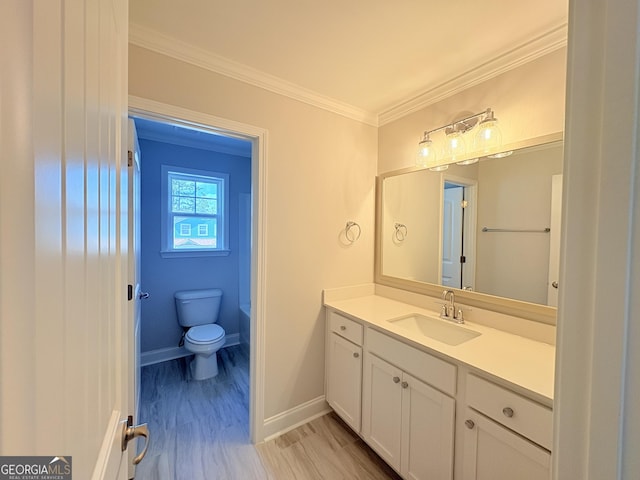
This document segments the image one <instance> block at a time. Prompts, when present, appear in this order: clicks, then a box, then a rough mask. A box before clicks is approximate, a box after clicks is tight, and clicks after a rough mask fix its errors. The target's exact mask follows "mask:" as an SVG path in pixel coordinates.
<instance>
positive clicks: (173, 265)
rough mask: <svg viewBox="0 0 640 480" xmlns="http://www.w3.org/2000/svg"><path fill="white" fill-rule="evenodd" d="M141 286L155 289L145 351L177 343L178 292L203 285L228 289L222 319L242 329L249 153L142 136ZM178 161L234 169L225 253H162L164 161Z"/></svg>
mask: <svg viewBox="0 0 640 480" xmlns="http://www.w3.org/2000/svg"><path fill="white" fill-rule="evenodd" d="M140 150H141V153H142V160H141V162H140V171H141V176H140V178H141V186H140V195H141V198H140V211H141V217H140V221H141V236H140V240H141V250H142V251H141V263H142V265H141V269H142V272H141V286H142V290H143V291H145V292H149V293H150V297H149V299H147V300H144V301H143V302H142V318H141V333H140V342H141V351H142V352H149V351H152V350H158V349H163V348H169V347H176V346H177V345H178V342H179V340H180V336H181V335H182V329H181V327H180V325H179V324H178V319H177V317H176V309H175V303H174V299H173V294H174V292H176V291H178V290H191V289H200V288H220V289H222V291H223V297H222V308H221V311H220V317H219V320H218V323H219V324H220V325H221V326H222V328H224V329H225V332H226V333H227V335H233V334H237V333H238V330H239V324H238V321H239V317H238V296H239V292H238V282H239V279H238V267H239V264H240V261H239V260H240V259H239V248H238V231H239V213H238V212H239V203H238V202H239V197H240V195H241V194H242V193H249V192H250V191H251V160H250V159H249V158H245V157H240V156H235V155H229V154H223V153H218V152H212V151H208V150H200V149H197V148H190V147H183V146H178V145H170V144H168V143H162V142H157V141H152V140H145V139H140ZM163 164H165V165H177V166H182V167H188V168H195V169H198V170H209V171H213V172H221V173H227V174H229V189H230V190H229V248H230V250H231V253H230V254H229V255H228V256H221V257H187V258H162V257H161V255H160V248H161V227H160V223H161V210H162V208H161V165H163Z"/></svg>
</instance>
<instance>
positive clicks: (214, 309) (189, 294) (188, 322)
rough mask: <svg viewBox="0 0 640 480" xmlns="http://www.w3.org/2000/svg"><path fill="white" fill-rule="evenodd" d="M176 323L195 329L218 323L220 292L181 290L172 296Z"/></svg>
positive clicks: (210, 289) (213, 289) (211, 290)
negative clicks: (176, 316) (176, 315)
mask: <svg viewBox="0 0 640 480" xmlns="http://www.w3.org/2000/svg"><path fill="white" fill-rule="evenodd" d="M174 297H175V300H176V311H177V313H178V323H180V325H182V326H183V327H195V326H197V325H206V324H208V323H216V322H217V321H218V313H220V301H221V300H222V290H220V289H219V288H208V289H205V290H183V291H180V292H176V293H175V294H174Z"/></svg>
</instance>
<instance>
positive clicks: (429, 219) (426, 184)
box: [382, 170, 442, 283]
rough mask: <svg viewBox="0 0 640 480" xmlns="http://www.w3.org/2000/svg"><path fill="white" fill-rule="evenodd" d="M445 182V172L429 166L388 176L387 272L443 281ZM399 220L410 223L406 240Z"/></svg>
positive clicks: (385, 221)
mask: <svg viewBox="0 0 640 480" xmlns="http://www.w3.org/2000/svg"><path fill="white" fill-rule="evenodd" d="M441 185H442V177H441V174H439V173H436V172H431V171H429V170H422V171H418V172H412V173H407V174H404V175H399V176H396V177H389V178H386V179H385V180H384V186H383V192H384V201H383V205H384V207H385V208H384V212H383V216H382V219H383V220H382V237H383V238H382V245H383V249H382V252H383V255H382V258H383V265H382V273H383V275H389V276H392V277H401V278H407V279H410V280H417V281H421V282H431V283H439V282H438V259H439V257H440V254H439V252H440V242H439V239H440V233H439V232H440V218H441V215H440V210H441V208H442V207H441V193H440V191H441ZM396 223H401V224H403V225H405V227H406V235H404V240H402V241H400V240H399V239H398V238H396V230H395V227H394V225H395V224H396ZM404 231H405V230H402V231H401V232H400V233H399V236H400V238H403V236H402V234H403V233H404Z"/></svg>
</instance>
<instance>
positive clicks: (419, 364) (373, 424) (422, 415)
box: [362, 329, 456, 480]
mask: <svg viewBox="0 0 640 480" xmlns="http://www.w3.org/2000/svg"><path fill="white" fill-rule="evenodd" d="M455 384H456V367H455V366H453V365H451V364H449V363H447V362H444V361H442V360H440V359H438V358H436V357H433V356H432V355H429V354H427V353H425V352H422V351H420V350H417V349H415V348H413V347H410V346H408V345H405V344H403V343H401V342H399V341H397V340H395V339H393V338H391V337H388V336H386V335H384V334H382V333H380V332H377V331H375V330H373V329H367V341H366V348H365V361H364V378H363V399H362V404H363V408H362V434H363V438H364V439H365V441H366V442H367V443H368V444H369V445H370V446H371V447H372V448H373V449H374V450H375V451H376V452H378V454H379V455H380V456H381V457H382V458H383V459H384V460H385V461H386V462H387V463H388V464H389V465H391V466H392V467H393V468H394V469H396V470H397V471H398V472H400V474H401V475H402V476H403V477H404V478H407V479H416V480H417V479H425V480H427V479H428V480H440V479H451V478H452V475H453V443H454V421H455V400H454V399H453V398H452V396H453V395H454V394H455ZM443 392H447V393H448V394H449V395H451V396H449V395H447V394H445V393H443Z"/></svg>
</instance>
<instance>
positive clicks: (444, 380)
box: [366, 328, 457, 396]
mask: <svg viewBox="0 0 640 480" xmlns="http://www.w3.org/2000/svg"><path fill="white" fill-rule="evenodd" d="M366 350H367V351H369V352H371V353H375V354H376V356H378V357H380V358H382V359H383V360H386V361H387V362H389V363H391V364H393V365H395V366H396V367H398V368H400V369H402V370H404V371H405V372H407V373H409V374H411V375H413V376H414V377H416V378H418V379H419V380H422V381H423V382H425V383H428V384H429V385H431V386H433V387H435V388H437V389H438V390H440V391H442V392H444V393H446V394H448V395H451V396H454V395H455V394H456V377H457V368H456V366H455V365H452V364H450V363H447V362H445V361H444V360H440V359H439V358H437V357H434V356H433V355H430V354H428V353H426V352H423V351H422V350H418V349H417V348H414V347H410V346H409V345H406V344H404V343H402V342H400V341H398V340H396V339H394V338H391V337H389V336H387V335H385V334H383V333H380V332H378V331H376V330H373V329H371V328H368V329H367V345H366Z"/></svg>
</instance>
